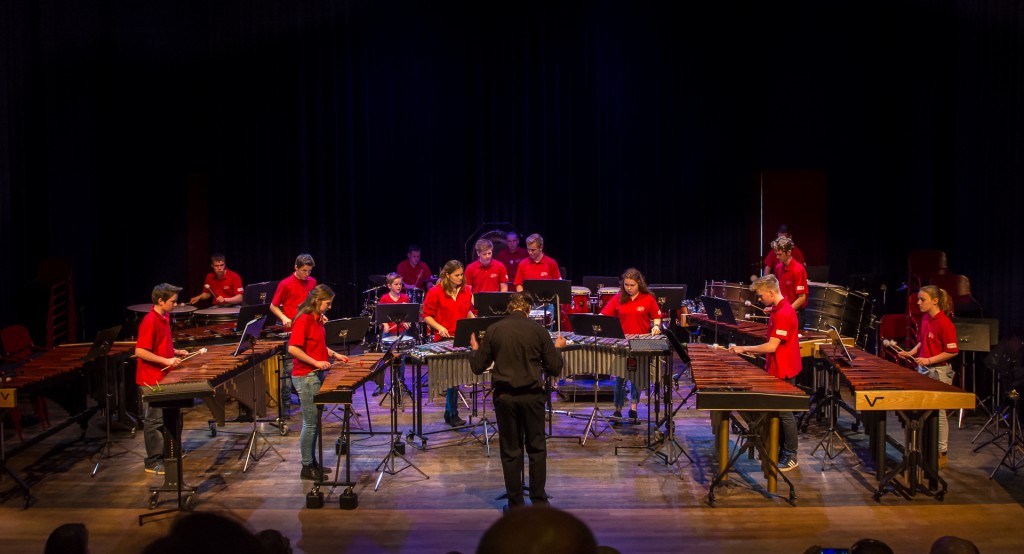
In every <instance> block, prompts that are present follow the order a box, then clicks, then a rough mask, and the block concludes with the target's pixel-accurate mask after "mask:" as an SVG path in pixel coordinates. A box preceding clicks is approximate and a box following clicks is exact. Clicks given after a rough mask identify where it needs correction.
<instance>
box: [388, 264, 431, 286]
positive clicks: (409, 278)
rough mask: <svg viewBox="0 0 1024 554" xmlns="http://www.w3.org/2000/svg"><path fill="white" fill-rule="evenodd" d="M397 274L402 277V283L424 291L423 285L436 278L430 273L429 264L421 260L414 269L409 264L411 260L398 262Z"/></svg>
mask: <svg viewBox="0 0 1024 554" xmlns="http://www.w3.org/2000/svg"><path fill="white" fill-rule="evenodd" d="M395 273H397V274H399V275H401V276H402V281H403V282H405V284H407V285H412V286H414V287H416V288H418V289H423V288H424V286H423V283H424V282H425V281H426V280H427V279H430V278H431V277H433V276H434V274H433V273H431V272H430V266H429V265H427V262H425V261H423V260H420V263H418V264H416V267H413V266H412V264H410V263H409V260H402V261H401V262H398V267H397V268H396V269H395Z"/></svg>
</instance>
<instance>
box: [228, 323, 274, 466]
mask: <svg viewBox="0 0 1024 554" xmlns="http://www.w3.org/2000/svg"><path fill="white" fill-rule="evenodd" d="M251 342H252V344H250V345H249V348H253V347H254V346H255V343H256V341H255V340H252V341H251ZM249 372H250V373H251V375H252V409H253V418H252V432H250V433H249V440H248V441H247V442H246V444H245V447H244V448H243V449H242V452H241V454H239V456H238V457H239V458H241V457H242V456H245V463H244V464H242V473H245V472H246V471H248V470H249V462H250V461H253V462H258V461H260V458H262V457H263V455H264V454H266V453H267V452H269V451H271V450H273V451H274V454H277V457H278V458H280V459H281V461H282V462H283V461H284V456H282V455H281V453H280V452H278V451H277V448H274V445H273V444H272V443H271V442H270V441H269V440H268V439H267V436H266V435H264V434H263V433H261V432H260V428H259V425H260V422H259V418H257V417H256V413H255V412H256V402H257V396H258V393H257V388H256V374H257V373H261V372H259V371H257V370H256V362H255V361H254V358H253V357H252V356H251V355H250V356H249ZM282 429H284V427H282ZM260 439H263V442H265V443H267V448H266V449H264V450H263V452H260V453H259V454H257V453H256V450H257V448H258V447H257V446H256V445H257V442H258V441H259V440H260Z"/></svg>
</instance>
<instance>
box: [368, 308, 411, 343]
mask: <svg viewBox="0 0 1024 554" xmlns="http://www.w3.org/2000/svg"><path fill="white" fill-rule="evenodd" d="M419 321H420V304H415V303H405V304H377V307H376V308H374V310H373V322H374V324H375V325H382V324H384V323H394V324H396V325H397V326H398V327H397V328H398V329H401V328H402V324H403V323H408V324H409V325H418V324H419ZM383 338H384V333H379V334H378V335H377V350H378V351H379V350H380V344H381V340H382V339H383ZM396 342H398V341H396Z"/></svg>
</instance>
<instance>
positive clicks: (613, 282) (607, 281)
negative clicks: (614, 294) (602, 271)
mask: <svg viewBox="0 0 1024 554" xmlns="http://www.w3.org/2000/svg"><path fill="white" fill-rule="evenodd" d="M619 285H620V283H619V278H618V277H596V276H594V275H584V276H583V286H584V287H587V288H588V289H590V292H592V293H594V294H597V291H598V290H600V289H603V288H605V287H617V286H619Z"/></svg>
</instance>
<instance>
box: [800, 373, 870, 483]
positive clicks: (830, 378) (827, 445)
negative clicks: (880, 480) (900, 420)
mask: <svg viewBox="0 0 1024 554" xmlns="http://www.w3.org/2000/svg"><path fill="white" fill-rule="evenodd" d="M825 371H826V377H825V390H824V396H823V399H822V402H821V403H820V404H819V406H824V408H825V412H826V414H827V417H828V429H826V430H825V436H824V437H822V439H821V441H819V442H818V444H817V446H815V447H814V450H811V456H814V454H815V452H817V451H818V450H819V449H821V451H822V454H824V458H823V459H822V461H824V459H825V458H827V459H828V460H830V461H831V460H835V459H836V458H838V457H839V455H840V454H842V453H843V451H844V450H850V446H849V445H848V444H846V440H845V439H843V436H842V435H841V434H840V433H839V430H838V428H837V427H838V424H839V404H840V396H839V395H840V382H839V379H840V375H839V370H837V369H835V368H834V367H833V365H832V364H827V365H826V368H825ZM851 452H852V450H851ZM857 463H858V464H859V463H860V462H859V461H858V462H857Z"/></svg>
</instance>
